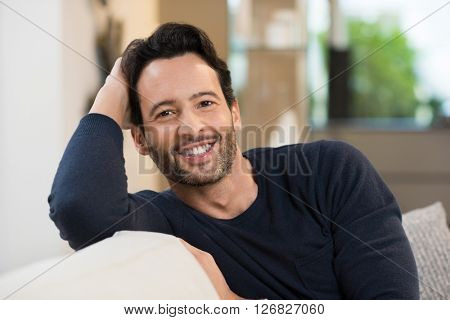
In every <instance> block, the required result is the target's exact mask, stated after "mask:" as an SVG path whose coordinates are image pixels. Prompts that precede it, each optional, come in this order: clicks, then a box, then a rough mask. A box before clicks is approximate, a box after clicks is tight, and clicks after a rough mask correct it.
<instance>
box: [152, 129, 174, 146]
mask: <svg viewBox="0 0 450 320" xmlns="http://www.w3.org/2000/svg"><path fill="white" fill-rule="evenodd" d="M174 137H175V130H174V129H172V128H170V127H167V126H165V127H160V128H156V127H152V128H151V130H148V131H147V141H148V142H149V143H150V147H151V148H153V149H154V150H158V151H160V150H163V151H170V150H171V149H172V148H173V147H174V141H175V138H174Z"/></svg>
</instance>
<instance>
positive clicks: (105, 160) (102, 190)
mask: <svg viewBox="0 0 450 320" xmlns="http://www.w3.org/2000/svg"><path fill="white" fill-rule="evenodd" d="M120 63H121V59H120V58H119V59H118V60H117V61H116V63H115V65H114V67H113V70H112V71H111V74H110V75H109V76H108V78H107V79H106V81H105V84H104V85H103V87H102V88H101V89H100V90H99V92H98V94H97V97H96V99H95V102H94V105H93V106H92V108H91V110H90V112H89V114H88V115H86V116H85V117H83V118H82V119H81V121H80V124H79V126H78V128H77V129H76V131H75V133H74V134H73V136H72V138H71V139H70V141H69V144H68V145H67V148H66V150H65V152H64V155H63V158H62V160H61V162H60V164H59V167H58V170H57V173H56V176H55V179H54V181H53V185H52V190H51V193H50V195H49V197H48V202H49V205H50V217H51V219H52V220H53V221H54V222H55V224H56V226H57V227H58V229H59V230H60V235H61V238H63V239H64V240H68V241H69V244H70V246H71V247H72V248H73V249H75V250H78V249H81V248H83V247H85V246H87V245H90V244H92V243H94V242H97V241H100V240H102V239H104V238H107V237H109V236H111V235H113V234H114V232H116V231H118V230H146V231H157V232H164V233H169V234H171V233H172V230H171V228H170V226H169V224H168V222H167V220H166V218H165V216H164V215H163V214H162V212H161V211H160V210H159V209H158V208H157V207H156V206H155V205H154V204H153V203H152V202H151V200H152V198H153V197H155V196H157V193H156V192H151V191H147V192H145V193H143V194H142V195H139V193H138V194H129V193H128V192H127V177H126V174H125V165H124V164H125V161H124V157H123V134H122V130H121V129H127V128H129V124H128V122H127V120H126V118H127V105H128V91H127V84H126V82H125V79H124V77H123V75H122V73H121V69H120ZM142 211H145V213H146V214H142ZM139 213H140V214H139ZM149 213H151V214H149Z"/></svg>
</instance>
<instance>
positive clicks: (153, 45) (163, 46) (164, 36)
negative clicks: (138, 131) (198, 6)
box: [121, 22, 235, 125]
mask: <svg viewBox="0 0 450 320" xmlns="http://www.w3.org/2000/svg"><path fill="white" fill-rule="evenodd" d="M186 53H195V54H198V55H199V56H200V57H201V58H202V59H203V60H204V61H205V62H206V63H207V64H208V65H209V66H210V67H211V68H212V69H214V70H215V71H216V73H217V76H218V79H219V82H220V86H221V88H222V92H223V95H224V96H225V100H226V102H227V105H228V107H231V104H232V103H233V101H234V99H235V97H234V94H233V89H232V87H231V76H230V71H229V70H228V66H227V64H226V63H225V62H224V61H223V60H222V59H220V58H219V57H218V55H217V53H216V49H215V48H214V45H213V43H212V42H211V40H210V39H209V38H208V36H207V34H206V33H205V32H204V31H203V30H201V29H199V28H197V27H194V26H192V25H189V24H184V23H174V22H169V23H165V24H162V25H160V26H159V27H158V28H157V29H156V31H155V32H154V33H153V34H152V35H151V36H150V37H148V38H145V39H135V40H133V41H131V42H130V44H129V45H128V47H127V48H126V49H125V51H124V53H123V55H122V65H121V66H122V71H123V73H124V75H125V78H126V79H127V81H128V85H129V89H128V97H129V103H130V108H131V123H133V124H134V125H140V124H142V114H141V111H140V107H139V102H140V99H139V96H138V93H137V83H138V80H139V77H140V75H141V73H142V70H143V69H144V68H145V67H146V66H147V65H148V64H149V63H151V62H152V61H154V60H156V59H169V58H173V57H177V56H182V55H184V54H186Z"/></svg>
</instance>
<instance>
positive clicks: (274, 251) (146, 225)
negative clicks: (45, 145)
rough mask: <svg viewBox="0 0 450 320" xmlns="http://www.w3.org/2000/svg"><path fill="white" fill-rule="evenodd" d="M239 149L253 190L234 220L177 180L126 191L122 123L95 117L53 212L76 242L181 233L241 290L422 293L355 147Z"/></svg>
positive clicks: (65, 170) (288, 295)
mask: <svg viewBox="0 0 450 320" xmlns="http://www.w3.org/2000/svg"><path fill="white" fill-rule="evenodd" d="M243 155H244V156H245V157H246V158H248V159H249V161H250V163H251V164H252V166H253V170H254V172H255V173H256V180H257V183H258V195H257V198H256V200H255V201H254V202H253V203H252V204H251V206H250V207H249V208H248V209H247V210H246V211H244V212H242V213H241V214H240V215H238V216H237V217H235V218H233V219H216V218H212V217H210V216H208V215H206V214H204V213H201V212H199V211H197V210H195V209H193V208H191V207H189V206H188V205H187V204H185V203H184V202H182V201H181V200H180V199H179V198H177V196H176V195H175V193H174V192H173V191H171V190H170V189H168V190H165V191H163V192H160V193H158V192H154V191H151V190H144V191H140V192H137V193H134V194H131V193H128V192H127V177H126V174H125V166H124V158H123V135H122V131H121V129H120V127H119V126H118V125H117V124H116V122H114V121H113V120H112V119H110V118H108V117H106V116H103V115H100V114H89V115H87V116H85V117H84V118H83V119H82V120H81V121H80V124H79V126H78V128H77V130H76V132H75V133H74V135H73V137H72V138H71V140H70V142H69V144H68V146H67V148H66V150H65V152H64V156H63V158H62V160H61V162H60V164H59V167H58V171H57V174H56V177H55V180H54V182H53V186H52V190H51V194H50V196H49V198H48V201H49V204H50V217H51V219H52V220H53V221H54V222H55V224H56V226H57V227H58V228H59V230H60V234H61V237H62V238H63V239H64V240H67V241H69V244H70V246H71V247H72V248H74V249H76V250H78V249H80V248H83V247H85V246H87V245H89V244H92V243H94V242H97V241H100V240H102V239H104V238H106V237H110V236H112V235H113V234H114V232H116V231H119V230H141V231H153V232H162V233H166V234H171V235H175V236H177V237H179V238H182V239H184V240H186V241H187V242H189V243H190V244H192V245H193V246H195V247H198V248H199V249H201V250H204V251H207V252H209V253H210V254H211V255H212V256H213V257H214V259H215V261H216V263H217V265H218V266H219V268H220V269H221V271H222V272H223V275H224V277H225V279H226V281H227V283H228V285H229V286H230V288H231V290H233V291H234V292H235V293H236V294H238V295H240V296H242V297H244V298H268V299H418V298H419V289H418V280H417V268H416V264H415V261H414V256H413V254H412V251H411V248H410V245H409V242H408V239H407V238H406V235H405V232H404V230H403V228H402V224H401V220H402V217H401V211H400V209H399V207H398V205H397V202H396V200H395V198H394V196H393V195H392V193H391V192H390V191H389V189H388V188H387V186H386V185H385V183H384V182H383V181H382V179H381V178H380V176H379V175H378V174H377V172H376V171H375V169H374V168H373V166H372V165H371V164H370V162H369V161H368V160H367V159H366V158H365V157H364V156H363V154H361V153H360V152H359V151H358V150H357V149H355V148H354V147H352V146H350V145H349V144H346V143H343V142H338V141H324V140H322V141H317V142H311V143H305V144H295V145H287V146H283V147H279V148H258V149H252V150H249V151H246V152H244V153H243Z"/></svg>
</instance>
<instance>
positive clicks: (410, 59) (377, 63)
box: [348, 20, 419, 117]
mask: <svg viewBox="0 0 450 320" xmlns="http://www.w3.org/2000/svg"><path fill="white" fill-rule="evenodd" d="M348 30H349V40H350V48H351V56H352V58H351V59H352V61H351V64H352V63H356V62H358V61H361V62H360V63H358V64H357V65H356V66H355V67H353V68H352V69H351V71H350V72H351V76H350V83H349V85H350V90H351V100H350V106H349V107H350V114H351V116H352V117H414V115H415V110H416V107H417V105H418V104H419V101H418V99H417V98H416V95H415V92H414V88H415V87H416V85H417V77H416V75H415V73H414V57H415V52H414V49H413V48H411V46H410V45H409V44H408V40H407V38H406V36H405V35H402V34H401V30H400V28H399V27H398V25H396V24H392V23H383V22H382V20H380V21H378V22H366V21H361V20H350V21H349V24H348ZM374 51H376V52H375V53H374V54H372V55H370V54H371V53H372V52H374ZM368 55H370V56H369V57H367V56H368ZM366 57H367V58H366Z"/></svg>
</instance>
